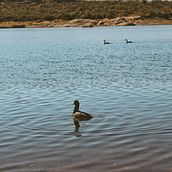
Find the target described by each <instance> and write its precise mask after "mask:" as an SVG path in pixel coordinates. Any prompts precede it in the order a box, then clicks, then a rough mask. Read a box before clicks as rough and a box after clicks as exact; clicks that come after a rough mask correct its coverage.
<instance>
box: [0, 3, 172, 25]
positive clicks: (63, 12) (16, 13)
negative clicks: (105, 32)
mask: <svg viewBox="0 0 172 172" xmlns="http://www.w3.org/2000/svg"><path fill="white" fill-rule="evenodd" d="M129 15H140V16H141V17H142V18H145V19H149V18H150V19H153V18H159V19H170V20H171V19H172V2H168V1H159V0H156V1H150V2H148V1H146V0H142V1H138V0H134V1H131V0H130V1H76V0H74V1H72V0H66V1H62V0H61V1H60V0H59V1H57V0H49V1H48V0H25V1H23V0H11V1H10V0H8V1H7V0H4V1H3V0H0V21H1V22H3V21H35V20H41V21H45V20H46V21H47V20H49V21H51V20H55V19H64V20H72V19H104V18H109V19H111V18H115V17H121V16H129Z"/></svg>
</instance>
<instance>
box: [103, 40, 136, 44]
mask: <svg viewBox="0 0 172 172" xmlns="http://www.w3.org/2000/svg"><path fill="white" fill-rule="evenodd" d="M103 43H104V44H111V43H110V42H107V41H106V40H103ZM125 43H126V44H128V43H133V42H132V41H129V40H128V39H125Z"/></svg>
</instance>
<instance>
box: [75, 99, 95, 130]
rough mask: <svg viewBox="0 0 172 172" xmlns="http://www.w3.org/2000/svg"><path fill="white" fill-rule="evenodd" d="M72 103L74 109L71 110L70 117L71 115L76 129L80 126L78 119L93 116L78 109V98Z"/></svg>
mask: <svg viewBox="0 0 172 172" xmlns="http://www.w3.org/2000/svg"><path fill="white" fill-rule="evenodd" d="M73 104H74V110H73V114H72V117H73V121H74V124H75V127H76V129H78V128H79V127H80V125H79V122H80V121H88V120H90V119H91V118H93V116H91V115H90V114H88V113H86V112H82V111H80V110H79V104H80V103H79V101H78V100H75V101H74V103H73Z"/></svg>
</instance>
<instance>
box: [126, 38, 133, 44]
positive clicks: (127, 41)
mask: <svg viewBox="0 0 172 172" xmlns="http://www.w3.org/2000/svg"><path fill="white" fill-rule="evenodd" d="M125 42H126V44H128V43H133V42H132V41H129V40H128V39H125Z"/></svg>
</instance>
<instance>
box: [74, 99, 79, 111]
mask: <svg viewBox="0 0 172 172" xmlns="http://www.w3.org/2000/svg"><path fill="white" fill-rule="evenodd" d="M73 105H74V110H73V113H75V112H77V111H79V101H78V100H75V101H74V102H73Z"/></svg>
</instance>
